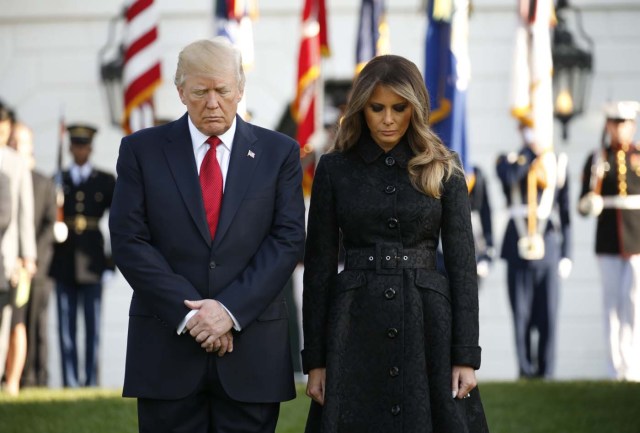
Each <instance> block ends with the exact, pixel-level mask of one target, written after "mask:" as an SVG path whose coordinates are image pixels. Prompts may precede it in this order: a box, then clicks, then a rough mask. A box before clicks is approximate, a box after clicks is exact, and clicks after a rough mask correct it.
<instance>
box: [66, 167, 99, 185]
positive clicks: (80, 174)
mask: <svg viewBox="0 0 640 433" xmlns="http://www.w3.org/2000/svg"><path fill="white" fill-rule="evenodd" d="M92 170H93V166H92V165H91V163H90V162H87V163H85V164H84V165H78V164H76V163H75V162H74V163H72V164H71V167H70V168H69V174H70V175H71V181H72V182H73V184H74V185H75V186H78V185H80V184H81V183H82V182H84V181H85V180H87V179H88V178H89V175H90V174H91V171H92Z"/></svg>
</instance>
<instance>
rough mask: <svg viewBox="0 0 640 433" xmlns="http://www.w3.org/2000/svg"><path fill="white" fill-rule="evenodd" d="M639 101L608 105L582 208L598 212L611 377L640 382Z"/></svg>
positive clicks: (585, 173) (584, 176)
mask: <svg viewBox="0 0 640 433" xmlns="http://www.w3.org/2000/svg"><path fill="white" fill-rule="evenodd" d="M639 111H640V103H638V102H635V101H621V102H612V103H610V104H608V105H607V106H606V107H605V115H606V123H605V130H604V133H603V139H602V147H601V148H600V149H597V150H595V151H594V152H592V153H591V154H590V155H589V157H588V158H587V161H586V164H585V165H584V169H583V172H582V190H581V192H580V201H579V203H578V211H579V212H580V214H581V215H583V216H593V217H597V221H598V222H597V228H596V245H595V251H596V255H597V257H598V264H599V266H600V275H601V278H602V294H603V305H604V319H605V323H604V325H605V326H604V329H605V334H606V338H607V340H608V345H609V359H608V368H609V372H608V373H609V376H610V377H611V378H613V379H618V380H629V381H635V382H638V381H640V147H639V145H638V143H634V141H633V140H634V134H635V132H636V117H637V115H638V112H639Z"/></svg>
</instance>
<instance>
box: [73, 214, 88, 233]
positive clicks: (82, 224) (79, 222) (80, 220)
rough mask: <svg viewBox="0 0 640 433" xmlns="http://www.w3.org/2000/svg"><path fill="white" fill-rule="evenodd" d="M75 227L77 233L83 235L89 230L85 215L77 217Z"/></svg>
mask: <svg viewBox="0 0 640 433" xmlns="http://www.w3.org/2000/svg"><path fill="white" fill-rule="evenodd" d="M74 225H75V231H76V233H77V234H82V232H84V231H85V230H86V229H87V218H86V217H85V216H84V215H76V217H75V219H74Z"/></svg>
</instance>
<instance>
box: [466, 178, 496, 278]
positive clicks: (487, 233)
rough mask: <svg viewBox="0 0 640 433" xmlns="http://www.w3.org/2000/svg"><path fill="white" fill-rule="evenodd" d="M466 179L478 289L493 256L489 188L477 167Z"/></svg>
mask: <svg viewBox="0 0 640 433" xmlns="http://www.w3.org/2000/svg"><path fill="white" fill-rule="evenodd" d="M466 178H467V188H468V190H469V205H470V206H471V228H472V229H473V239H474V242H475V248H476V269H477V273H478V288H480V284H481V283H482V280H483V279H484V278H486V277H487V275H489V271H490V269H491V263H492V262H493V258H494V256H495V248H494V244H493V223H492V219H491V203H490V202H489V192H488V190H489V186H488V184H487V182H488V181H487V177H486V175H485V174H484V172H483V171H482V170H481V169H480V167H478V166H473V167H471V170H469V172H468V173H467V174H466Z"/></svg>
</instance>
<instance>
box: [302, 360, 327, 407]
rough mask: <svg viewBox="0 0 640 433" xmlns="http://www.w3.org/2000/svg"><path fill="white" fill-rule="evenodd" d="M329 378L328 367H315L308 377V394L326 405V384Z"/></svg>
mask: <svg viewBox="0 0 640 433" xmlns="http://www.w3.org/2000/svg"><path fill="white" fill-rule="evenodd" d="M326 378H327V369H326V368H314V369H313V370H311V371H309V377H308V379H307V395H308V396H309V397H311V398H312V399H313V400H314V401H315V402H317V403H318V404H320V406H322V405H324V384H325V381H326Z"/></svg>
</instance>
